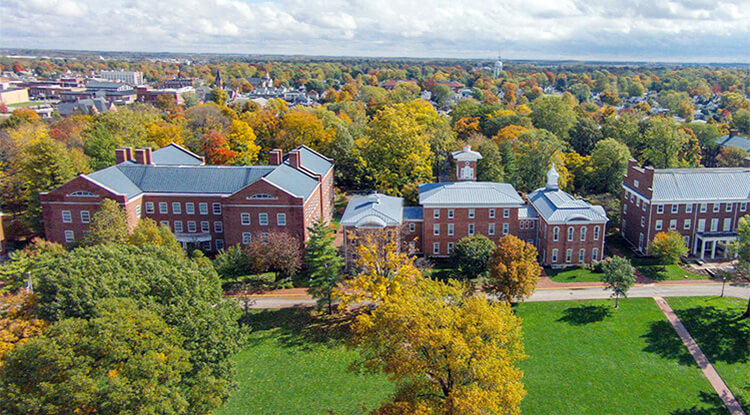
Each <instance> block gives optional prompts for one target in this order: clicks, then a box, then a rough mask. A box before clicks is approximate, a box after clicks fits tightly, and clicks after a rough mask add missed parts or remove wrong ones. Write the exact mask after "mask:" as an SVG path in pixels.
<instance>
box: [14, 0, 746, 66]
mask: <svg viewBox="0 0 750 415" xmlns="http://www.w3.org/2000/svg"><path fill="white" fill-rule="evenodd" d="M0 47H17V48H35V49H37V48H51V49H86V50H108V51H146V52H158V51H165V52H219V53H222V52H225V53H226V52H228V53H251V54H252V53H263V54H266V53H269V54H303V55H347V56H411V57H455V58H485V59H486V58H494V57H495V56H496V55H497V53H498V51H500V52H501V53H502V56H503V58H506V59H582V60H586V59H604V60H645V61H688V62H750V0H718V1H713V0H674V1H670V0H546V1H545V0H484V1H482V0H422V1H418V0H352V1H343V0H276V1H255V0H203V1H197V0H2V1H1V2H0Z"/></svg>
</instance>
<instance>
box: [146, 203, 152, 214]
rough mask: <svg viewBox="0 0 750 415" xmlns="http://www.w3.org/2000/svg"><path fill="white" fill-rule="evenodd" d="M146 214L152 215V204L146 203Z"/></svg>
mask: <svg viewBox="0 0 750 415" xmlns="http://www.w3.org/2000/svg"><path fill="white" fill-rule="evenodd" d="M146 213H154V202H146Z"/></svg>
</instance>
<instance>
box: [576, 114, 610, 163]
mask: <svg viewBox="0 0 750 415" xmlns="http://www.w3.org/2000/svg"><path fill="white" fill-rule="evenodd" d="M601 139H602V133H601V131H600V130H599V125H598V124H597V123H596V122H594V120H592V119H591V118H588V117H581V118H580V119H579V120H578V122H577V123H576V124H575V125H574V126H573V128H571V129H570V145H571V146H572V147H573V150H575V151H576V153H578V154H580V155H582V156H588V155H589V154H591V151H592V150H593V149H594V146H595V145H596V143H598V142H599V140H601Z"/></svg>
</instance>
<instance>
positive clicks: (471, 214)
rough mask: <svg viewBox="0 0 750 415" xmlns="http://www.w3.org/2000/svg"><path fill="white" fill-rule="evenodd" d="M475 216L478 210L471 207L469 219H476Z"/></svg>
mask: <svg viewBox="0 0 750 415" xmlns="http://www.w3.org/2000/svg"><path fill="white" fill-rule="evenodd" d="M474 216H476V210H475V209H469V219H474Z"/></svg>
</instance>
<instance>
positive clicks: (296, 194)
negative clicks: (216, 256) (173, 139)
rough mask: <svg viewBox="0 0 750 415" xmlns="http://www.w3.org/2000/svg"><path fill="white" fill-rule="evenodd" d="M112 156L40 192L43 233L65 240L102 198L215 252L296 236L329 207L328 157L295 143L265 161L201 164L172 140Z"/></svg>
mask: <svg viewBox="0 0 750 415" xmlns="http://www.w3.org/2000/svg"><path fill="white" fill-rule="evenodd" d="M116 156H117V164H116V165H114V166H111V167H108V168H106V169H103V170H99V171H97V172H94V173H91V174H88V175H80V176H78V177H77V178H75V179H73V180H71V181H69V182H68V183H65V184H64V185H62V186H60V187H59V188H57V189H55V190H52V191H50V192H47V193H43V194H42V195H41V201H42V208H43V219H44V225H45V233H46V237H47V239H48V240H51V241H54V242H60V243H63V244H72V243H74V242H76V241H78V240H80V239H81V238H82V237H83V236H84V233H85V232H86V230H87V228H88V223H89V221H90V219H91V215H93V213H94V212H96V210H97V209H98V208H99V204H100V203H101V201H102V200H103V199H104V198H108V199H112V200H115V201H117V202H118V203H120V205H121V206H123V207H124V208H125V211H126V212H127V216H128V224H129V225H130V226H131V227H134V226H135V225H136V224H137V222H138V220H139V219H140V218H143V217H147V218H151V219H153V220H155V221H157V222H158V223H160V224H164V225H167V226H169V228H170V229H171V230H172V232H173V233H174V234H175V236H176V237H177V240H178V241H180V242H181V243H182V244H183V246H185V247H186V248H187V247H190V248H193V247H200V248H201V249H203V250H204V251H207V252H215V251H218V250H220V249H223V248H224V247H226V246H229V245H234V244H239V243H249V242H250V241H252V240H256V239H261V240H263V239H265V238H267V237H268V234H269V233H271V232H286V233H289V234H291V235H293V236H295V237H297V238H299V239H300V241H303V240H305V239H306V238H307V228H308V227H309V226H310V225H312V223H313V221H314V220H316V219H317V218H323V219H324V220H330V218H331V215H332V212H333V196H334V193H333V192H334V189H333V162H332V160H330V159H328V158H326V157H324V156H322V155H320V154H319V153H317V152H315V151H313V150H312V149H310V148H308V147H305V146H302V147H299V148H297V149H294V150H292V151H290V152H289V153H288V154H287V155H285V156H284V155H283V154H282V152H281V150H273V151H272V152H271V156H270V163H271V164H270V165H268V166H207V165H205V164H204V162H203V158H202V157H200V156H197V155H195V154H193V153H191V152H190V151H188V150H186V149H184V148H182V147H180V146H178V145H176V144H170V145H169V146H167V147H164V148H162V149H159V150H156V151H153V152H152V151H151V149H137V150H135V151H133V150H132V149H130V148H124V149H118V150H117V152H116Z"/></svg>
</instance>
